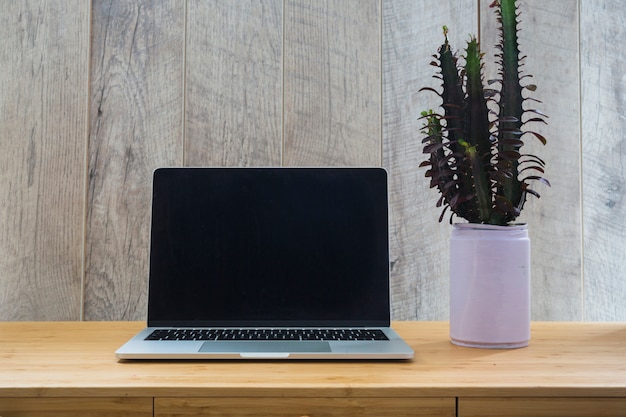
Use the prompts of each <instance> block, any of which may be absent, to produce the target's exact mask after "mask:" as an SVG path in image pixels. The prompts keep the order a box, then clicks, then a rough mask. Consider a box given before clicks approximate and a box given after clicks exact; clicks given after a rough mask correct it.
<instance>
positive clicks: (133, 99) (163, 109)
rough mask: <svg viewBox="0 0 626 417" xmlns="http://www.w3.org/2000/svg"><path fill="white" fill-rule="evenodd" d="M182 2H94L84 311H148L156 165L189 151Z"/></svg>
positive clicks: (107, 314)
mask: <svg viewBox="0 0 626 417" xmlns="http://www.w3.org/2000/svg"><path fill="white" fill-rule="evenodd" d="M184 17H185V9H184V3H183V2H180V1H177V0H170V1H166V0H163V1H156V2H155V1H148V0H146V1H115V2H110V1H100V0H95V1H94V2H93V11H92V45H91V49H92V50H91V103H90V104H91V108H90V130H89V156H88V157H89V161H88V163H89V183H88V195H87V213H86V215H87V219H86V224H87V229H86V244H85V262H86V265H85V296H84V298H85V319H87V320H120V319H121V320H143V319H145V317H146V301H147V300H146V299H147V285H146V282H147V271H148V266H147V265H148V264H147V263H148V239H149V219H150V201H151V180H152V171H153V170H154V169H155V168H156V167H158V166H164V165H165V166H167V165H180V164H181V163H182V157H183V141H182V109H183V62H184V61H183V58H184V57H183V50H184V48H183V46H184Z"/></svg>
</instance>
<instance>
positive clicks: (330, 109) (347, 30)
mask: <svg viewBox="0 0 626 417" xmlns="http://www.w3.org/2000/svg"><path fill="white" fill-rule="evenodd" d="M284 19H285V22H284V26H285V41H284V42H285V55H284V116H283V117H284V122H283V123H284V155H283V163H284V165H300V166H302V165H306V166H318V165H327V166H328V165H364V166H366V165H369V166H380V165H381V116H380V115H381V61H380V59H381V56H380V55H381V54H380V43H381V33H380V27H381V16H380V2H379V1H377V0H361V1H333V0H320V1H304V0H302V1H300V0H288V1H286V2H285V18H284Z"/></svg>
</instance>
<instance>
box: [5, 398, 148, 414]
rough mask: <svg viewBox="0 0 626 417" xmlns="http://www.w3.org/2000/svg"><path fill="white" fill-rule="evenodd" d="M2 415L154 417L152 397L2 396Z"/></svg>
mask: <svg viewBox="0 0 626 417" xmlns="http://www.w3.org/2000/svg"><path fill="white" fill-rule="evenodd" d="M0 415H1V416H2V417H14V416H19V417H61V416H63V417H122V416H124V417H126V416H136V417H152V398H0Z"/></svg>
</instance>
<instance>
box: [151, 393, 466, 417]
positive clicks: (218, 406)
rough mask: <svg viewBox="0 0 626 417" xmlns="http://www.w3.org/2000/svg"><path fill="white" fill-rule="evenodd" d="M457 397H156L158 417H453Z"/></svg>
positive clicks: (155, 407) (155, 409) (155, 410)
mask: <svg viewBox="0 0 626 417" xmlns="http://www.w3.org/2000/svg"><path fill="white" fill-rule="evenodd" d="M455 403H456V401H455V399H454V398H451V397H450V398H323V397H322V398H280V397H279V398H245V397H243V398H242V397H238V398H156V399H155V402H154V415H155V417H182V416H232V417H244V416H247V417H255V416H259V417H260V416H272V417H295V416H307V417H318V416H319V417H339V416H350V417H409V416H411V417H420V416H424V417H426V416H428V417H454V416H456V404H455Z"/></svg>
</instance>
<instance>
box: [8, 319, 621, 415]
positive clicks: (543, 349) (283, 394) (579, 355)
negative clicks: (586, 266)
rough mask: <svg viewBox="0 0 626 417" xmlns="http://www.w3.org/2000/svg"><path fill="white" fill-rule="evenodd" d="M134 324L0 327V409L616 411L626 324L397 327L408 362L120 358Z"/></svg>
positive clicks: (439, 412)
mask: <svg viewBox="0 0 626 417" xmlns="http://www.w3.org/2000/svg"><path fill="white" fill-rule="evenodd" d="M142 326H143V324H142V323H130V322H120V323H103V322H72V323H18V322H13V323H0V415H2V416H3V417H13V416H17V415H19V416H21V417H23V416H53V415H54V416H58V415H64V416H105V415H106V416H118V415H119V416H121V415H137V416H152V415H154V416H160V417H164V416H185V415H187V416H189V415H204V416H214V415H220V416H221V415H236V416H258V415H271V416H274V415H275V416H303V415H307V416H340V415H348V416H394V417H397V416H455V415H458V416H496V415H497V416H504V415H510V416H522V415H532V416H568V417H569V416H583V415H584V416H589V415H594V416H596V415H606V416H626V324H615V323H613V324H608V323H602V324H600V323H595V324H581V323H533V326H532V340H531V344H530V346H529V347H527V348H523V349H518V350H478V349H470V348H461V347H457V346H453V345H451V344H450V342H449V341H448V324H447V323H432V322H397V323H394V328H396V329H397V331H398V333H400V334H401V335H402V336H403V337H404V338H405V339H406V340H407V342H408V343H409V344H411V345H412V346H413V348H414V349H415V352H416V355H415V359H414V360H413V361H410V362H405V361H400V362H376V361H368V362H366V361H361V362H330V361H329V362H293V361H285V362H278V361H275V362H262V361H253V362H249V361H226V362H223V361H222V362H209V361H203V362H183V361H167V362H155V361H153V362H118V361H117V359H116V358H115V356H114V354H113V352H114V351H115V349H116V348H117V347H119V346H120V345H121V344H122V343H123V342H125V341H126V339H128V338H130V337H131V336H132V335H133V334H134V333H135V332H137V331H138V330H139V329H140V328H141V327H142Z"/></svg>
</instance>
